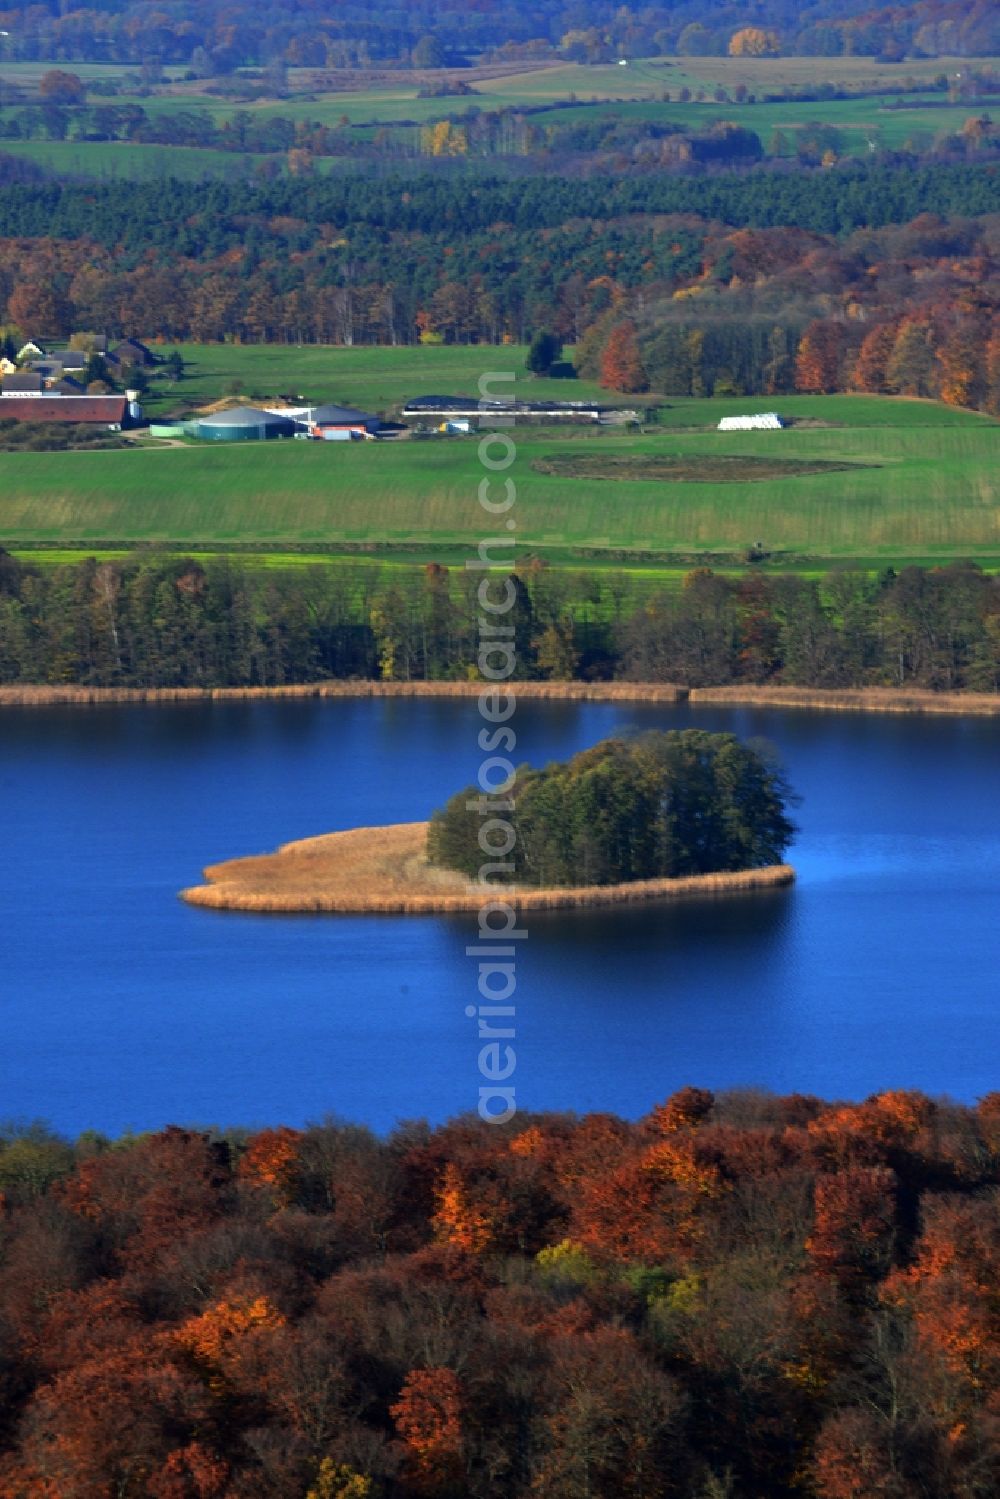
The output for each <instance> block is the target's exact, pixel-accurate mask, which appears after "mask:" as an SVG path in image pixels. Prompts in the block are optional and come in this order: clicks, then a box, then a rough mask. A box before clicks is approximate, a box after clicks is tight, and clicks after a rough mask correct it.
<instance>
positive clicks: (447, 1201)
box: [431, 1161, 492, 1254]
mask: <svg viewBox="0 0 1000 1499" xmlns="http://www.w3.org/2000/svg"><path fill="white" fill-rule="evenodd" d="M435 1200H436V1203H437V1207H436V1210H435V1212H434V1216H433V1218H432V1219H431V1222H432V1223H433V1225H434V1232H435V1235H436V1236H437V1238H438V1239H439V1240H440V1241H442V1242H443V1243H445V1244H449V1245H451V1246H452V1247H453V1248H455V1249H462V1250H464V1251H465V1252H466V1253H468V1254H481V1253H482V1252H483V1250H484V1249H486V1247H487V1246H488V1244H489V1242H490V1239H491V1237H492V1235H491V1230H490V1223H489V1219H488V1218H486V1216H485V1215H484V1214H483V1213H481V1212H480V1211H478V1209H476V1208H474V1207H473V1206H472V1204H471V1203H470V1201H469V1197H468V1193H467V1192H466V1190H465V1187H464V1186H463V1183H462V1177H461V1174H460V1172H459V1170H458V1168H457V1166H455V1165H454V1164H453V1163H452V1162H451V1161H449V1162H448V1164H447V1166H445V1169H444V1175H443V1177H442V1180H441V1184H440V1186H439V1187H438V1188H437V1190H436V1192H435Z"/></svg>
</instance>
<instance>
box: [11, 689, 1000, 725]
mask: <svg viewBox="0 0 1000 1499" xmlns="http://www.w3.org/2000/svg"><path fill="white" fill-rule="evenodd" d="M493 690H498V691H512V692H515V693H516V694H517V696H518V697H519V698H523V699H526V698H535V699H543V700H544V699H549V700H550V701H553V702H557V701H560V702H567V701H568V702H573V701H576V702H598V703H600V702H604V703H616V702H618V703H665V704H676V703H684V702H689V703H691V704H692V706H695V707H698V706H703V705H704V706H711V705H713V704H725V703H746V704H749V705H751V706H753V705H756V706H759V707H774V708H819V709H827V710H830V709H832V710H839V711H844V712H846V711H851V712H862V713H967V714H976V715H978V716H985V717H990V716H994V715H997V714H1000V693H989V692H928V691H925V690H922V689H916V688H913V689H911V690H902V691H901V690H897V689H895V688H891V687H856V688H854V687H848V688H809V687H754V686H736V687H691V688H688V687H680V686H678V685H677V684H676V683H673V682H513V683H489V682H478V681H476V682H369V681H337V682H306V683H302V684H299V685H296V686H291V687H75V686H71V685H67V686H37V687H31V686H24V687H20V686H16V685H15V686H5V687H0V708H4V707H8V708H11V707H23V708H31V707H51V706H62V705H71V704H78V705H80V706H84V707H90V706H97V705H99V704H102V703H203V702H254V701H258V700H261V701H264V700H268V699H277V700H279V701H281V700H283V699H284V700H292V701H294V700H296V699H302V698H366V697H367V698H413V697H423V698H475V697H478V696H479V694H480V693H481V692H490V691H493Z"/></svg>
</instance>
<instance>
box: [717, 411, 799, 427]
mask: <svg viewBox="0 0 1000 1499" xmlns="http://www.w3.org/2000/svg"><path fill="white" fill-rule="evenodd" d="M784 425H785V424H784V422H783V421H782V419H781V417H780V416H779V415H778V413H777V412H776V411H759V412H757V414H756V415H755V416H724V417H723V418H722V420H721V422H720V423H719V429H718V430H719V431H720V432H780V431H781V429H782V427H784Z"/></svg>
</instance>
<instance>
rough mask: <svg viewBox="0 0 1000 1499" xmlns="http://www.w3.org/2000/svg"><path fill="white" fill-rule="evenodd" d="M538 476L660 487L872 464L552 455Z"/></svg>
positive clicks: (535, 464) (541, 461)
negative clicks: (643, 482)
mask: <svg viewBox="0 0 1000 1499" xmlns="http://www.w3.org/2000/svg"><path fill="white" fill-rule="evenodd" d="M531 467H532V468H533V469H534V470H535V472H536V473H538V474H553V475H555V476H556V477H557V478H561V479H611V480H618V481H621V480H625V481H628V480H633V481H635V482H639V481H641V480H654V481H655V480H659V481H660V482H662V483H666V484H754V483H762V482H763V481H765V480H775V479H796V478H799V477H801V476H803V475H806V474H829V473H838V472H839V473H844V472H846V471H848V470H851V469H857V468H872V467H874V465H873V464H864V463H860V464H859V463H837V462H835V461H833V460H829V461H827V460H823V459H819V460H812V461H810V460H809V459H806V458H756V457H753V456H752V455H749V454H743V455H741V456H738V455H736V454H733V453H725V454H723V453H717V454H716V453H711V454H710V453H706V454H693V453H685V454H681V453H676V454H672V453H553V454H552V456H551V457H549V458H535V459H534V460H533V461H532V464H531Z"/></svg>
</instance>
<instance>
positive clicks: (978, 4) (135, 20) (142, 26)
mask: <svg viewBox="0 0 1000 1499" xmlns="http://www.w3.org/2000/svg"><path fill="white" fill-rule="evenodd" d="M747 27H750V28H756V29H758V30H759V31H761V32H762V33H766V34H767V35H768V41H767V42H766V43H765V44H764V45H765V46H766V47H767V49H768V50H771V51H773V50H775V49H778V50H780V51H782V52H785V53H793V54H797V55H804V56H830V57H837V56H843V55H848V56H871V57H880V58H882V59H883V60H886V61H896V60H900V61H901V60H902V59H904V58H906V57H937V56H986V55H989V54H990V53H995V52H1000V14H998V12H997V8H996V6H995V5H994V4H992V3H991V0H974V3H972V4H965V3H959V0H916V3H911V4H900V5H894V6H891V7H889V6H881V7H880V6H879V5H877V4H874V5H873V4H871V3H868V0H842V3H840V4H833V3H831V0H805V3H802V4H800V3H798V0H772V3H769V4H768V5H766V6H765V5H763V4H760V3H752V4H737V3H734V0H680V3H677V4H656V3H653V4H648V5H636V6H631V7H630V6H627V5H619V4H617V3H616V0H534V3H532V4H530V5H528V4H523V3H522V4H514V5H511V4H510V3H508V0H475V3H469V0H440V3H439V0H436V3H434V4H431V3H430V0H410V3H408V4H407V5H406V6H402V5H397V6H390V7H385V8H373V7H372V6H370V5H368V4H365V3H359V0H354V3H351V0H347V3H344V4H340V5H338V6H337V7H336V8H335V9H333V8H332V7H330V6H329V5H326V4H323V3H321V0H282V3H280V4H279V3H277V0H201V3H199V4H198V5H192V4H190V3H188V0H162V3H160V4H157V5H156V6H155V8H153V7H150V6H148V5H144V4H140V3H136V0H92V3H88V4H86V5H83V4H79V3H75V0H42V3H37V0H32V3H30V4H11V3H9V0H8V3H7V4H6V5H4V6H3V8H2V9H0V29H3V30H6V31H9V32H10V38H9V39H8V42H7V46H6V55H7V56H8V57H11V58H12V59H14V60H16V61H38V60H44V59H49V58H52V59H59V60H60V61H64V62H72V61H75V62H102V61H111V62H123V63H150V62H152V63H159V64H161V65H172V66H178V65H180V66H190V67H192V68H193V69H194V71H195V74H196V76H202V77H211V76H216V75H225V74H226V73H230V72H232V71H234V70H235V69H236V68H238V67H245V66H255V65H256V66H261V65H268V64H273V63H284V64H286V65H288V66H297V67H312V68H324V67H368V66H372V65H380V66H390V67H410V66H416V67H440V66H456V65H458V66H461V65H463V64H467V63H469V62H471V61H473V60H479V59H481V58H483V57H485V58H487V59H490V58H499V59H504V58H509V59H518V58H522V57H523V58H524V59H525V60H529V61H530V60H532V59H536V58H542V59H548V58H552V57H564V58H566V59H568V60H570V61H574V62H608V61H614V60H615V59H616V58H617V57H619V56H631V57H649V56H670V55H674V54H679V55H681V56H685V55H686V56H692V57H698V56H712V55H722V54H725V53H726V52H727V51H728V50H729V49H730V45H731V42H732V38H733V36H734V35H735V34H736V33H738V32H740V31H742V30H743V29H745V28H747ZM772 37H773V40H772V39H771V38H772ZM752 45H753V46H758V45H760V44H759V43H754V44H752Z"/></svg>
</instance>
